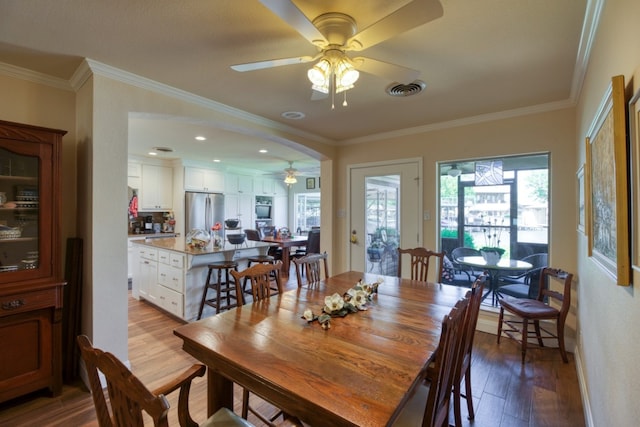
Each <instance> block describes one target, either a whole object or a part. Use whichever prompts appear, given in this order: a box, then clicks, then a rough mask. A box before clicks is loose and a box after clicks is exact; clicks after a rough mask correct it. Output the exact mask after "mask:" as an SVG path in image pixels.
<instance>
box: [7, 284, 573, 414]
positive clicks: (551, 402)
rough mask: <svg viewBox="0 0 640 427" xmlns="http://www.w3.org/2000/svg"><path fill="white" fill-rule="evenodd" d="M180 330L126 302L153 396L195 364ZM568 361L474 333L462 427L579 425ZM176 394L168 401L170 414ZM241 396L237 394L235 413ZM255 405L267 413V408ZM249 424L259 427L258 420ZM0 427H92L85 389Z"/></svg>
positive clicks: (135, 364) (24, 410) (26, 406)
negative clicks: (469, 406) (471, 415)
mask: <svg viewBox="0 0 640 427" xmlns="http://www.w3.org/2000/svg"><path fill="white" fill-rule="evenodd" d="M287 286H288V287H292V286H295V284H294V283H293V282H290V283H289V284H288V285H287ZM179 324H180V322H178V321H177V320H175V319H174V318H171V317H169V316H167V315H165V314H163V313H162V312H160V311H159V310H157V309H155V308H154V307H153V306H151V305H149V304H147V303H145V302H140V301H136V300H135V299H133V298H131V297H130V298H129V358H130V362H131V366H132V370H133V371H134V372H135V374H136V375H137V376H138V377H139V378H140V379H141V380H142V381H143V382H144V383H145V384H146V385H147V386H148V387H149V388H151V389H153V388H155V387H156V386H157V385H159V384H161V383H162V382H163V381H164V380H165V379H166V378H170V377H171V376H172V375H174V374H176V373H177V372H180V371H181V370H182V369H183V368H185V367H187V366H189V365H190V364H191V363H195V360H194V359H192V358H191V356H189V355H187V354H186V353H184V352H183V351H182V350H181V348H180V345H181V341H180V340H179V339H178V338H177V337H176V336H174V335H173V333H172V331H173V329H174V328H175V327H176V326H178V325H179ZM569 356H570V359H569V363H568V364H564V363H562V360H561V358H560V355H559V352H558V351H557V350H529V351H528V352H527V359H528V360H527V363H526V364H525V365H524V366H522V365H521V364H520V352H519V348H518V347H517V346H516V345H515V344H514V343H512V342H510V341H508V340H504V341H503V342H502V343H501V344H500V346H498V345H497V344H496V337H495V335H491V334H486V333H482V332H478V333H477V334H476V336H475V342H474V358H473V362H472V384H473V395H474V396H473V400H474V405H475V406H474V407H475V409H476V418H475V420H474V421H473V422H471V421H469V420H467V419H466V406H465V405H464V402H463V422H464V425H470V426H476V427H484V426H487V427H496V426H498V427H500V426H502V427H520V426H522V427H525V426H528V427H534V426H535V427H537V426H570V427H580V426H584V425H585V421H584V416H583V409H582V402H581V399H580V390H579V386H578V380H577V375H576V369H575V362H574V359H573V355H569ZM175 394H176V393H174V395H170V396H169V401H170V403H171V406H172V407H173V408H175V407H176V405H177V396H176V395H175ZM205 395H206V383H205V380H204V378H203V379H197V380H196V382H195V383H194V386H193V387H192V390H191V397H192V398H191V413H192V416H193V417H194V418H195V419H196V421H203V420H204V419H205V418H206V416H205V415H206V403H205ZM240 396H241V391H240V389H239V388H237V389H236V390H235V397H236V398H235V402H236V408H235V410H236V412H237V413H240V407H239V401H240ZM259 405H260V406H261V407H262V408H263V409H264V410H269V409H270V408H268V405H267V404H259ZM175 412H176V411H171V413H170V420H169V424H170V425H173V426H177V425H178V423H177V419H176V414H175ZM249 420H250V421H252V422H254V423H255V424H256V425H259V424H258V421H257V420H256V419H252V418H251V417H250V418H249ZM451 421H453V418H452V419H451ZM148 425H151V423H148ZM0 426H97V422H96V420H95V412H94V408H93V401H92V400H91V396H90V395H89V393H88V392H87V390H86V388H84V386H83V385H81V384H74V385H65V386H64V389H63V392H62V395H61V396H59V397H57V398H50V397H47V396H46V393H44V392H38V393H34V394H31V395H28V396H25V397H21V398H18V399H15V400H13V401H10V402H5V403H2V404H0Z"/></svg>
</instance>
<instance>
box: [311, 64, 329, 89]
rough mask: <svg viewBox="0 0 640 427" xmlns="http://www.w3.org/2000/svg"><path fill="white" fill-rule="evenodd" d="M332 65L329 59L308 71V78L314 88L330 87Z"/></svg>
mask: <svg viewBox="0 0 640 427" xmlns="http://www.w3.org/2000/svg"><path fill="white" fill-rule="evenodd" d="M331 68H332V67H331V63H330V62H329V60H328V59H327V58H322V59H321V60H320V61H318V62H317V63H316V65H314V66H313V68H310V69H309V71H307V77H309V81H310V82H311V84H313V85H314V86H323V85H325V84H326V85H327V86H328V85H329V76H330V75H331Z"/></svg>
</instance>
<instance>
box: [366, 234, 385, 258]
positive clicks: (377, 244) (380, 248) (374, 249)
mask: <svg viewBox="0 0 640 427" xmlns="http://www.w3.org/2000/svg"><path fill="white" fill-rule="evenodd" d="M383 253H384V242H382V240H379V239H376V240H374V241H373V242H371V244H370V245H369V247H368V248H367V257H368V258H369V261H371V262H375V261H380V260H381V259H382V254H383Z"/></svg>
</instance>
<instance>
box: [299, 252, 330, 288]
mask: <svg viewBox="0 0 640 427" xmlns="http://www.w3.org/2000/svg"><path fill="white" fill-rule="evenodd" d="M327 258H328V255H327V253H326V252H323V253H321V254H309V255H305V256H303V257H300V258H294V259H293V260H292V261H293V264H294V265H295V266H296V278H297V279H298V287H301V286H303V285H304V284H305V280H304V279H303V277H302V275H303V274H304V275H305V277H306V284H307V285H317V284H318V283H320V282H321V281H322V279H323V277H322V272H323V271H324V279H326V278H327V277H329V267H328V266H327Z"/></svg>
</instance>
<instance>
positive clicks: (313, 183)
mask: <svg viewBox="0 0 640 427" xmlns="http://www.w3.org/2000/svg"><path fill="white" fill-rule="evenodd" d="M314 188H316V179H315V178H307V190H313V189H314Z"/></svg>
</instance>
